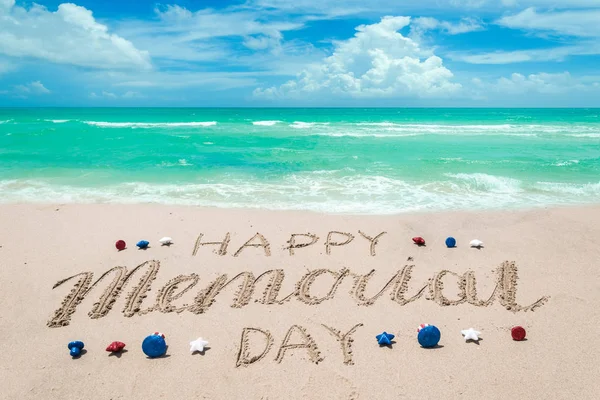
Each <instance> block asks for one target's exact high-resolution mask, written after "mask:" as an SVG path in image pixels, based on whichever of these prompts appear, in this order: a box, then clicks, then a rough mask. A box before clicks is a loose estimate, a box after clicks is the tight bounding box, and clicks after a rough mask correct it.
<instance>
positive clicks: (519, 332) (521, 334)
mask: <svg viewBox="0 0 600 400" xmlns="http://www.w3.org/2000/svg"><path fill="white" fill-rule="evenodd" d="M510 334H511V336H512V338H513V340H516V341H519V342H520V341H521V340H523V339H525V335H527V332H525V328H523V327H522V326H515V327H514V328H512V329H511V330H510Z"/></svg>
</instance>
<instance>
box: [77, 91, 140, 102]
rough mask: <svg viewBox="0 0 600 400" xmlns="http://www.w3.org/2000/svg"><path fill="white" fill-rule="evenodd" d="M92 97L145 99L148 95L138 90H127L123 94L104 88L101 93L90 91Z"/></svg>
mask: <svg viewBox="0 0 600 400" xmlns="http://www.w3.org/2000/svg"><path fill="white" fill-rule="evenodd" d="M89 97H90V98H91V99H113V100H114V99H143V98H145V97H146V96H144V95H142V94H140V93H138V92H134V91H127V92H125V93H123V94H121V95H119V94H116V93H113V92H108V91H106V90H103V91H102V92H101V93H100V94H96V92H92V93H90V96H89Z"/></svg>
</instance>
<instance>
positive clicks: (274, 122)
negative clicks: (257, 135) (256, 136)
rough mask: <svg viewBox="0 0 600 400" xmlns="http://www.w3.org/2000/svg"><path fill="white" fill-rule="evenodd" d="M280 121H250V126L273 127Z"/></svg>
mask: <svg viewBox="0 0 600 400" xmlns="http://www.w3.org/2000/svg"><path fill="white" fill-rule="evenodd" d="M280 122H281V121H252V125H255V126H273V125H277V124H278V123H280Z"/></svg>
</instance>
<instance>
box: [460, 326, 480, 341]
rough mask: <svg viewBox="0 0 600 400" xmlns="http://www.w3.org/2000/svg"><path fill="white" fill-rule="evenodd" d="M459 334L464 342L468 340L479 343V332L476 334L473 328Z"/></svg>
mask: <svg viewBox="0 0 600 400" xmlns="http://www.w3.org/2000/svg"><path fill="white" fill-rule="evenodd" d="M460 333H462V334H463V336H464V337H465V342H468V341H469V340H473V341H475V342H479V335H481V332H478V331H476V330H475V329H473V328H469V329H466V330H464V331H460Z"/></svg>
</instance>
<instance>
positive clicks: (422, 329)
mask: <svg viewBox="0 0 600 400" xmlns="http://www.w3.org/2000/svg"><path fill="white" fill-rule="evenodd" d="M417 331H418V332H419V334H418V335H417V340H418V341H419V344H420V345H421V346H423V347H425V348H431V347H435V346H437V344H438V343H439V342H440V338H441V337H442V334H441V332H440V330H439V329H438V328H437V327H436V326H433V325H429V324H421V325H420V326H419V328H418V329H417Z"/></svg>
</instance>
